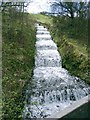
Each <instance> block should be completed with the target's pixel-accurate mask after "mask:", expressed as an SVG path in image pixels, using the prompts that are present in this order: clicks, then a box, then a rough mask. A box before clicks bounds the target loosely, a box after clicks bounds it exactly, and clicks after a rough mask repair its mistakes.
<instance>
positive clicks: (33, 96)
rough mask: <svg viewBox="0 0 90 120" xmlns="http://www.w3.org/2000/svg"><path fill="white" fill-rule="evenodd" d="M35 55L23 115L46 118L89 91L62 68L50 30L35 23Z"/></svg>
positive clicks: (79, 80)
mask: <svg viewBox="0 0 90 120" xmlns="http://www.w3.org/2000/svg"><path fill="white" fill-rule="evenodd" d="M36 28H37V34H36V39H37V41H36V55H35V69H34V71H33V80H32V87H30V86H29V87H28V89H27V92H26V96H27V101H28V102H27V103H26V104H25V109H24V112H23V117H24V118H48V117H49V116H50V115H52V114H54V113H55V112H56V111H57V112H58V111H60V110H63V109H65V108H66V107H69V105H71V104H72V103H73V102H75V101H77V100H79V99H81V98H83V97H85V96H86V95H88V94H89V93H90V87H89V85H87V84H86V83H85V82H84V81H82V80H81V79H80V78H78V77H74V76H71V75H70V74H69V73H68V71H67V70H66V69H64V68H62V60H61V56H60V54H59V52H58V49H57V46H56V44H55V43H54V41H53V40H52V38H51V35H50V32H49V31H48V30H47V29H46V28H44V27H43V26H41V25H38V24H37V25H36Z"/></svg>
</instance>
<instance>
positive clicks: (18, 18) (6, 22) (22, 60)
mask: <svg viewBox="0 0 90 120" xmlns="http://www.w3.org/2000/svg"><path fill="white" fill-rule="evenodd" d="M12 10H13V9H10V11H9V10H8V11H3V12H2V39H3V41H2V42H3V44H2V45H3V49H2V55H3V56H2V57H3V58H2V63H3V81H2V89H3V95H2V96H3V109H2V113H3V116H2V119H6V120H18V119H19V120H20V119H22V111H23V107H24V99H25V95H24V94H23V93H24V90H25V86H26V85H27V82H28V81H29V80H30V79H31V76H32V70H33V67H34V54H35V46H34V45H35V27H34V20H33V19H32V18H31V17H30V16H29V15H28V14H27V13H22V12H17V11H15V10H14V13H13V12H12ZM11 13H12V14H11ZM22 14H23V15H22Z"/></svg>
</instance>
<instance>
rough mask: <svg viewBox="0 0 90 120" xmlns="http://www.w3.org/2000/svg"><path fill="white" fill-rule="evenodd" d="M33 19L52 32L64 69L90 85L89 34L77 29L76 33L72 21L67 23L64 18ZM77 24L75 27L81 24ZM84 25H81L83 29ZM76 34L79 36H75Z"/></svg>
mask: <svg viewBox="0 0 90 120" xmlns="http://www.w3.org/2000/svg"><path fill="white" fill-rule="evenodd" d="M33 17H34V18H35V19H36V21H37V22H39V23H41V24H43V25H44V26H46V27H48V29H49V30H50V32H51V35H52V37H53V39H54V41H55V42H56V43H57V46H58V50H59V52H60V54H61V56H62V62H63V67H65V68H66V69H68V70H69V71H70V73H71V74H72V75H76V76H78V77H80V78H81V79H83V80H85V81H86V82H87V83H90V79H89V75H88V70H89V67H90V66H89V63H88V50H87V34H86V33H85V31H84V28H82V29H81V31H79V30H78V29H77V28H76V31H75V29H74V28H73V27H72V26H71V24H70V23H71V22H72V21H70V20H67V21H66V20H64V19H62V18H56V17H54V18H52V17H50V16H46V15H33ZM58 19H59V20H58ZM57 22H58V23H57ZM65 22H66V23H65ZM67 22H68V23H67ZM76 22H77V23H74V25H75V24H79V23H78V22H80V21H78V20H76ZM82 24H83V23H82ZM82 24H80V25H81V27H82ZM80 25H79V27H80ZM70 26H71V27H70ZM85 29H86V27H85ZM76 33H77V35H76V36H75V34H76ZM83 33H84V34H83Z"/></svg>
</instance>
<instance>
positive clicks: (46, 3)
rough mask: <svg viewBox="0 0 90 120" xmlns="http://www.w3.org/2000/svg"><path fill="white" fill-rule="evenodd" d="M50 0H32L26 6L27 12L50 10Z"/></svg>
mask: <svg viewBox="0 0 90 120" xmlns="http://www.w3.org/2000/svg"><path fill="white" fill-rule="evenodd" d="M50 1H52V0H33V2H31V3H30V5H29V6H28V8H27V11H28V12H29V13H39V12H42V11H48V12H50V11H51V9H50Z"/></svg>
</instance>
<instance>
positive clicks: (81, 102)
mask: <svg viewBox="0 0 90 120" xmlns="http://www.w3.org/2000/svg"><path fill="white" fill-rule="evenodd" d="M89 102H90V94H89V95H88V96H86V97H84V98H82V99H80V100H78V101H76V102H74V103H73V104H72V105H70V106H69V107H67V108H66V109H64V110H62V111H60V112H57V113H55V114H53V115H52V116H50V117H49V118H53V120H58V119H60V118H63V117H64V116H67V115H68V114H70V113H72V112H73V111H75V110H77V109H78V108H79V107H81V106H83V105H84V104H86V103H89ZM87 112H88V111H87Z"/></svg>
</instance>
